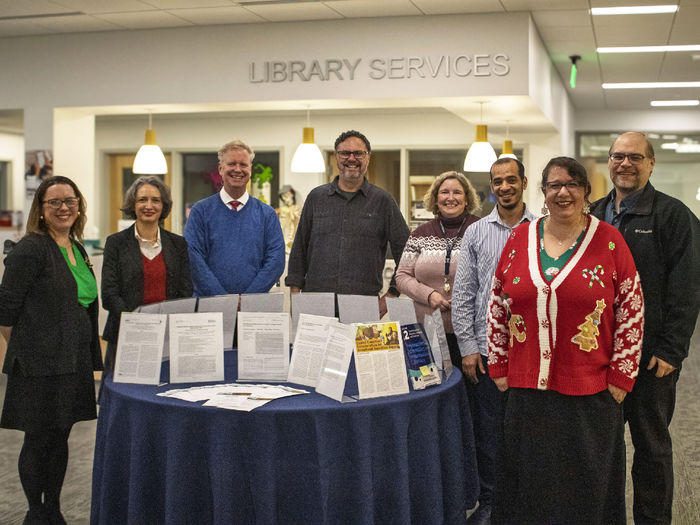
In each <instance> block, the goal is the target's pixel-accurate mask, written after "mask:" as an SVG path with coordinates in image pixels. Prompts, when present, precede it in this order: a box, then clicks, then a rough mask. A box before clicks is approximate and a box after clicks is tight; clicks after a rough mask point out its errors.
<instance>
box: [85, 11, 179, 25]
mask: <svg viewBox="0 0 700 525" xmlns="http://www.w3.org/2000/svg"><path fill="white" fill-rule="evenodd" d="M95 17H96V18H100V19H102V20H105V21H107V22H111V23H112V24H116V25H119V26H121V27H124V28H126V29H148V28H159V27H177V26H190V25H192V23H191V22H188V21H186V20H184V19H182V18H178V17H177V16H174V15H171V14H169V13H167V12H166V11H139V12H131V13H112V14H103V15H95Z"/></svg>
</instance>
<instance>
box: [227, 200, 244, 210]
mask: <svg viewBox="0 0 700 525" xmlns="http://www.w3.org/2000/svg"><path fill="white" fill-rule="evenodd" d="M229 204H230V205H231V207H232V208H233V211H238V207H239V206H240V205H241V202H240V201H231V202H229Z"/></svg>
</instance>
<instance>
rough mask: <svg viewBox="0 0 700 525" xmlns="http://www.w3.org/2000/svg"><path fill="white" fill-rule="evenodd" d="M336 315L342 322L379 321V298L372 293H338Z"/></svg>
mask: <svg viewBox="0 0 700 525" xmlns="http://www.w3.org/2000/svg"><path fill="white" fill-rule="evenodd" d="M338 317H340V322H341V323H343V324H353V323H374V322H379V299H378V298H377V297H375V296H373V295H340V294H339V295H338Z"/></svg>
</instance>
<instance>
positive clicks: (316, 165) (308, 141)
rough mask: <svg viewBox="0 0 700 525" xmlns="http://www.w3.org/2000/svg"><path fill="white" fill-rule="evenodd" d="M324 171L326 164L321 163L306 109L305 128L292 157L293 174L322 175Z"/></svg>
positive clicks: (319, 151) (320, 156) (321, 156)
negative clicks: (300, 141)
mask: <svg viewBox="0 0 700 525" xmlns="http://www.w3.org/2000/svg"><path fill="white" fill-rule="evenodd" d="M325 171H326V163H325V162H324V161H323V155H322V154H321V150H320V149H318V146H317V145H316V144H315V142H314V128H312V127H311V115H310V112H309V108H308V106H307V107H306V127H305V128H304V133H303V140H302V143H301V144H299V147H298V148H297V150H296V151H295V152H294V157H292V172H293V173H323V172H325Z"/></svg>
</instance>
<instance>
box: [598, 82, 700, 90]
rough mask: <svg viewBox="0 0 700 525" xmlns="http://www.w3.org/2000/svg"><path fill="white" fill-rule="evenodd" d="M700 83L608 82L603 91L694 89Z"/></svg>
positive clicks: (603, 85)
mask: <svg viewBox="0 0 700 525" xmlns="http://www.w3.org/2000/svg"><path fill="white" fill-rule="evenodd" d="M694 87H700V82H606V83H604V84H602V88H603V89H656V88H694Z"/></svg>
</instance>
